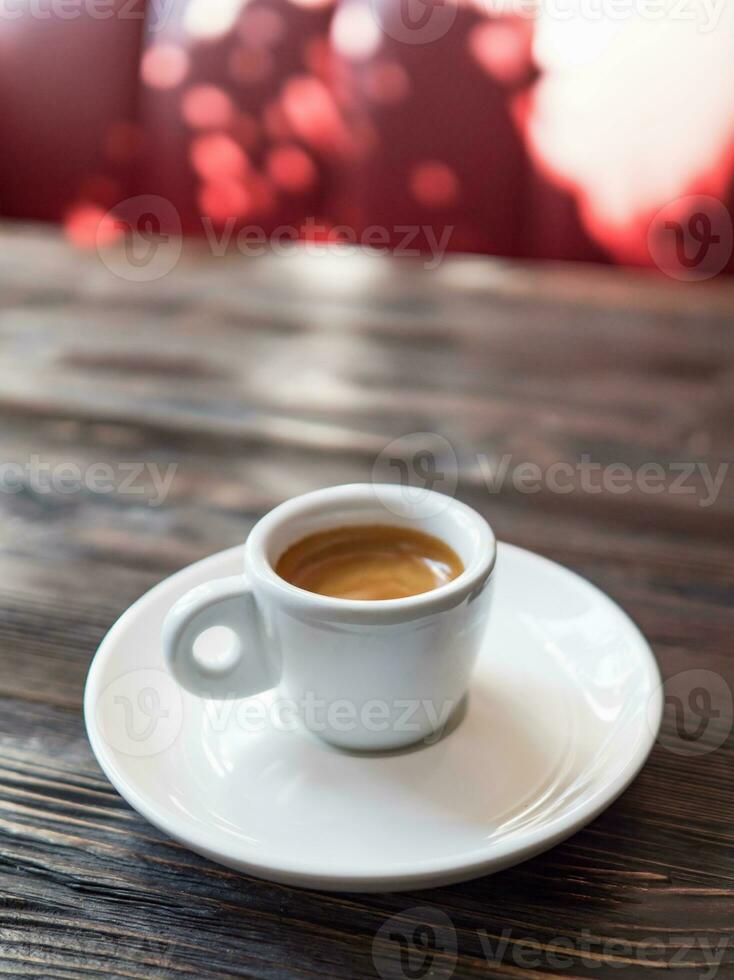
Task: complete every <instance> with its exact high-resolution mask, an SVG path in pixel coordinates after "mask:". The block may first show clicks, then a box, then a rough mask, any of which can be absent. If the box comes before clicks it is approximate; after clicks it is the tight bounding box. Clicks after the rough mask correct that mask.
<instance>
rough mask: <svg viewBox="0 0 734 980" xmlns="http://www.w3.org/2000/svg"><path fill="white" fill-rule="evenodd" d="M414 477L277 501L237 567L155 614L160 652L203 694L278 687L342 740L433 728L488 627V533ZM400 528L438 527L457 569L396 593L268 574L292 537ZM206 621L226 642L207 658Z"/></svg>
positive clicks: (455, 699)
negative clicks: (370, 593) (368, 593)
mask: <svg viewBox="0 0 734 980" xmlns="http://www.w3.org/2000/svg"><path fill="white" fill-rule="evenodd" d="M413 492H414V491H411V490H410V488H407V489H406V488H403V487H401V486H398V485H393V484H377V485H376V484H354V485H348V486H340V487H331V488H329V489H326V490H317V491H315V492H313V493H307V494H304V495H303V496H300V497H295V498H294V499H292V500H289V501H287V502H286V503H283V504H280V505H279V506H278V507H276V508H275V509H274V510H272V511H271V512H270V513H269V514H267V515H266V516H265V517H263V518H262V519H261V520H260V521H258V523H257V524H256V525H255V527H254V528H253V529H252V531H251V532H250V535H249V537H248V538H247V542H246V544H245V548H244V569H243V573H242V574H240V575H234V576H231V577H229V578H223V579H218V580H216V581H213V582H208V583H206V584H205V585H200V586H198V587H197V588H195V589H192V590H191V591H190V592H188V593H187V594H186V595H185V596H183V597H182V598H181V599H179V600H178V602H176V604H175V605H174V606H173V607H172V608H171V610H170V611H169V612H168V614H167V616H166V619H165V621H164V624H163V647H164V653H165V658H166V662H167V664H168V667H169V669H170V671H171V673H172V674H173V676H174V678H175V679H176V680H177V682H178V683H179V684H180V685H181V686H182V687H183V688H185V689H186V690H187V691H190V692H192V693H193V694H196V695H198V696H199V697H202V698H212V699H231V698H244V697H249V696H252V695H254V694H257V693H259V692H261V691H263V690H267V689H270V688H273V687H276V686H277V687H278V692H277V693H278V696H279V697H283V698H285V699H287V700H288V702H289V704H290V706H291V709H292V710H293V711H294V712H295V714H296V716H297V718H298V720H299V726H301V727H303V728H304V729H306V730H308V731H310V732H312V733H314V734H316V735H319V736H320V737H322V738H323V739H325V740H326V741H328V742H330V743H332V744H334V745H337V746H339V747H341V748H346V749H352V750H358V751H364V750H384V749H396V748H400V747H403V746H406V745H409V744H411V743H413V742H417V741H420V740H430V739H431V738H435V737H437V733H440V732H441V731H442V730H443V728H444V726H445V725H446V723H447V722H448V721H449V719H450V718H451V716H452V714H453V712H454V710H455V709H456V708H457V707H458V706H459V704H460V703H461V701H462V699H463V697H464V695H465V694H466V692H467V689H468V687H469V682H470V678H471V673H472V668H473V667H474V663H475V661H476V658H477V654H478V652H479V649H480V645H481V643H482V637H483V635H484V632H485V628H486V625H487V616H488V613H489V606H490V598H491V592H492V572H493V569H494V565H495V557H496V542H495V538H494V534H493V533H492V530H491V528H490V526H489V525H488V524H487V522H486V521H485V520H484V518H482V517H481V516H480V515H479V514H477V513H476V511H474V510H472V509H471V508H470V507H467V506H466V505H465V504H462V503H460V502H459V501H457V500H453V499H452V498H450V497H446V496H444V495H443V494H439V493H436V492H434V491H430V490H425V491H421V498H420V504H421V505H420V507H416V506H415V503H414V499H413V497H412V493H413ZM357 524H362V525H364V524H371V525H391V526H396V527H407V528H410V529H413V530H420V531H423V532H426V533H428V534H430V535H433V536H434V537H437V538H440V539H441V540H442V541H444V542H445V543H446V544H447V545H449V547H451V548H452V549H453V550H454V551H455V552H456V554H457V555H458V556H459V558H460V559H461V561H462V564H463V566H464V570H463V572H461V574H459V575H458V576H457V577H456V578H454V579H452V580H451V581H449V582H446V583H445V584H443V585H440V586H438V587H437V588H435V589H432V590H431V591H428V592H421V593H419V594H417V595H412V596H408V597H406V598H400V599H383V600H366V599H343V598H332V597H330V596H324V595H319V594H316V593H312V592H307V591H305V590H304V589H301V588H298V587H297V586H294V585H292V584H291V583H289V582H287V581H285V580H284V579H283V578H281V577H280V576H279V575H277V574H276V572H275V565H276V563H277V561H278V558H279V557H280V556H281V555H282V554H283V552H284V551H285V550H286V549H287V548H288V547H290V546H291V545H292V544H295V543H296V542H298V541H300V540H301V539H303V538H305V537H306V536H307V535H311V534H316V533H318V532H321V531H326V530H330V529H334V528H339V527H344V526H347V525H357ZM213 626H224V627H227V628H228V629H229V630H231V634H232V642H231V643H230V645H229V647H228V649H227V650H225V651H224V652H223V653H222V654H221V655H219V656H217V657H215V658H213V659H212V658H211V657H209V658H206V657H203V656H201V655H200V654H198V652H197V650H196V648H195V647H196V640H197V638H198V637H199V636H200V635H201V634H202V633H203V632H204V631H205V630H208V629H210V628H211V627H213Z"/></svg>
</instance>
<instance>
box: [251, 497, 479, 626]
mask: <svg viewBox="0 0 734 980" xmlns="http://www.w3.org/2000/svg"><path fill="white" fill-rule="evenodd" d="M404 490H405V488H404V487H402V486H401V485H400V484H392V483H383V484H374V483H348V484H342V485H339V486H333V487H326V488H324V489H321V490H313V491H311V492H309V493H305V494H301V495H299V496H297V497H292V498H291V499H290V500H286V501H285V502H284V503H282V504H279V505H278V506H277V507H275V508H273V510H271V511H270V512H269V513H268V514H266V515H265V516H264V517H263V518H261V519H260V520H259V521H258V522H257V524H255V526H254V527H253V529H252V531H251V532H250V535H249V537H248V538H247V541H246V544H245V574H246V575H248V576H250V577H251V578H252V579H255V580H257V584H259V585H260V586H262V587H263V588H264V589H266V590H267V592H268V593H269V594H270V595H271V596H272V598H274V599H276V600H278V601H280V602H281V603H285V604H287V605H289V606H290V607H291V608H294V609H295V610H298V611H301V612H303V613H308V614H310V615H312V616H315V617H317V618H324V619H331V620H336V621H341V622H374V621H375V620H380V621H382V622H386V621H387V622H395V621H400V620H409V619H415V618H417V617H418V616H421V615H425V614H427V613H433V612H439V611H441V610H442V609H446V608H451V607H452V606H455V605H458V604H459V603H460V602H462V601H463V600H464V598H465V597H466V596H468V595H470V594H471V593H472V592H474V591H475V590H477V589H478V588H479V587H480V586H481V585H482V584H483V583H484V582H485V581H486V580H487V579H488V578H489V577H490V575H491V574H492V571H493V569H494V565H495V561H496V557H497V541H496V538H495V536H494V532H493V530H492V528H491V526H490V525H489V523H488V522H487V521H486V520H485V519H484V517H482V516H481V514H479V513H478V512H477V511H475V510H474V509H473V508H472V507H469V506H468V505H467V504H465V503H462V502H461V501H459V500H456V499H455V498H453V497H448V496H446V494H442V493H438V492H437V491H435V490H426V491H425V494H426V496H425V497H424V498H423V500H424V501H425V500H428V499H429V498H430V499H431V500H433V498H435V503H436V504H437V505H440V506H441V507H442V508H443V509H444V510H445V511H446V512H447V513H448V511H452V512H453V514H454V517H456V516H458V517H459V518H460V519H462V520H463V521H464V522H466V523H470V524H471V525H472V527H473V530H474V531H475V532H476V535H477V545H476V549H475V554H474V556H473V557H472V559H471V560H470V561H469V562H468V563H465V567H464V571H463V572H462V573H461V574H460V575H457V577H456V578H455V579H452V580H451V581H450V582H446V583H444V584H443V585H439V586H438V587H437V588H435V589H430V590H429V591H428V592H419V593H417V594H416V595H412V596H405V597H403V598H399V599H343V598H338V597H336V596H325V595H320V594H318V593H315V592H309V591H307V590H306V589H301V588H299V587H298V586H297V585H292V584H291V583H290V582H287V581H286V580H285V579H283V578H281V577H280V575H278V573H277V572H276V571H275V569H274V568H273V565H272V564H271V562H270V560H269V559H268V556H267V553H266V548H267V544H268V541H269V539H270V536H271V535H272V534H273V533H274V532H275V531H276V530H277V529H278V528H280V527H282V526H283V524H284V523H286V522H288V521H290V520H293V519H295V518H296V517H298V516H302V515H303V514H308V513H309V512H310V511H313V512H314V513H316V512H317V511H318V510H319V509H320V508H321V507H323V508H324V509H328V507H329V506H330V505H333V504H338V503H345V502H347V501H352V502H358V501H359V500H360V498H363V499H364V501H365V503H367V504H369V503H375V502H378V503H383V504H384V502H385V499H386V498H387V499H394V500H395V501H396V503H402V504H403V506H404V500H403V498H402V497H401V495H402V494H403V493H404ZM408 519H411V520H413V519H415V520H420V519H421V517H420V515H417V516H416V517H411V516H410V515H408V514H406V520H408ZM432 533H435V532H432ZM253 584H255V583H254V582H253Z"/></svg>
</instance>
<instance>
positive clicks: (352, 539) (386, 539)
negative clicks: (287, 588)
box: [275, 524, 464, 600]
mask: <svg viewBox="0 0 734 980" xmlns="http://www.w3.org/2000/svg"><path fill="white" fill-rule="evenodd" d="M275 571H276V572H277V573H278V575H280V577H281V578H283V579H285V581H286V582H290V584H291V585H295V586H297V587H298V588H299V589H305V590H306V591H307V592H315V593H317V594H318V595H326V596H332V597H333V598H337V599H372V600H379V599H405V598H407V597H408V596H412V595H419V594H420V593H421V592H430V591H431V590H432V589H437V588H438V587H439V586H441V585H445V584H446V582H450V581H451V580H452V579H455V578H456V577H457V576H458V575H461V573H462V572H463V571H464V566H463V564H462V562H461V559H460V558H459V556H458V555H457V554H456V552H455V551H454V550H453V549H452V548H450V547H449V546H448V545H447V544H445V543H444V542H443V541H441V540H440V539H439V538H436V537H434V536H433V535H432V534H426V533H425V532H424V531H414V530H412V529H410V528H404V527H391V526H389V525H383V524H358V525H345V526H344V527H339V528H335V529H332V530H328V531H320V532H319V533H317V534H310V535H308V537H305V538H302V539H301V540H300V541H298V542H297V543H296V544H294V545H291V547H290V548H288V549H287V550H286V551H285V552H284V553H283V554H282V555H281V556H280V558H279V559H278V562H277V564H276V566H275Z"/></svg>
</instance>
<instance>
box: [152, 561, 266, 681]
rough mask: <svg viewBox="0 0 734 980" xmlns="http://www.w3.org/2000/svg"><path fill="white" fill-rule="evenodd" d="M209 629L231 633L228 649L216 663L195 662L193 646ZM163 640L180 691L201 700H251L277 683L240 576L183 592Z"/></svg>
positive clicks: (254, 606)
mask: <svg viewBox="0 0 734 980" xmlns="http://www.w3.org/2000/svg"><path fill="white" fill-rule="evenodd" d="M212 626H225V627H227V628H228V629H229V630H231V631H232V634H233V636H232V644H231V647H230V648H229V649H228V650H227V651H226V652H224V653H223V654H222V656H219V657H217V658H216V660H211V659H203V658H199V657H197V655H196V653H195V652H194V643H195V642H196V639H197V637H199V636H200V635H201V634H202V633H203V632H204V630H208V629H210V628H211V627H212ZM162 640H163V653H164V656H165V660H166V664H167V665H168V669H169V670H170V671H171V673H172V674H173V676H174V678H175V679H176V681H177V682H178V683H179V684H180V685H181V687H183V688H185V689H186V690H187V691H190V692H191V693H192V694H196V695H197V696H198V697H200V698H216V699H219V700H232V699H233V698H244V697H250V696H251V695H253V694H258V693H259V692H260V691H264V690H267V689H268V688H270V687H273V686H274V685H275V684H277V682H278V674H279V671H278V670H276V668H275V664H274V663H273V658H272V656H271V654H270V652H269V651H268V649H267V645H266V641H265V637H264V635H263V631H262V628H261V621H260V613H259V611H258V608H257V604H256V602H255V598H254V596H253V594H252V589H251V588H250V586H249V585H248V583H247V579H246V578H245V577H244V575H232V576H230V577H229V578H220V579H215V581H213V582H207V583H205V584H204V585H197V586H196V588H194V589H191V591H190V592H187V593H186V595H184V596H182V597H181V598H180V599H179V600H178V601H177V602H176V603H175V605H173V606H172V607H171V609H170V610H169V611H168V613H167V615H166V618H165V620H164V621H163V632H162Z"/></svg>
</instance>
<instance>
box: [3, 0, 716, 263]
mask: <svg viewBox="0 0 734 980" xmlns="http://www.w3.org/2000/svg"><path fill="white" fill-rule="evenodd" d="M58 3H59V4H62V5H63V6H62V7H60V8H59V9H58V10H57V9H56V6H55V5H54V0H47V4H46V5H45V6H44V4H43V0H36V4H35V6H34V5H33V4H25V3H24V4H21V3H17V4H16V6H15V7H12V6H10V4H11V0H6V2H5V7H4V10H3V14H2V16H0V84H1V85H2V92H3V98H2V100H1V101H0V133H1V134H2V139H3V147H4V153H3V154H2V157H1V158H0V213H2V215H4V216H6V217H13V218H35V219H43V220H51V221H59V222H63V224H64V226H65V228H66V232H67V234H68V235H69V237H70V238H71V239H72V240H73V241H75V242H77V243H79V244H89V243H94V242H95V241H97V240H98V239H99V236H100V235H101V236H102V238H104V237H105V236H106V235H107V236H109V237H110V238H114V237H115V235H117V234H119V233H120V228H119V226H118V225H117V224H116V223H115V221H114V215H115V214H116V213H118V212H119V213H122V214H124V204H122V205H121V202H124V201H126V200H127V199H129V198H130V197H135V196H137V195H155V196H160V197H162V198H164V199H166V200H167V201H170V202H171V203H172V204H173V206H174V208H175V211H176V212H178V214H179V215H180V220H181V225H182V227H183V229H184V230H185V231H186V232H187V233H189V234H199V235H200V234H206V233H207V229H210V230H211V229H212V228H214V229H219V230H221V229H225V228H226V229H228V234H230V233H232V232H233V230H234V231H236V229H238V228H241V227H245V226H253V225H254V226H257V227H258V228H261V229H262V230H263V233H264V234H265V235H270V234H272V233H273V232H274V231H275V230H276V229H278V228H280V227H281V226H283V225H287V226H289V227H292V228H294V229H295V231H294V234H297V235H299V236H300V237H317V238H318V237H324V236H327V235H328V234H329V233H330V231H329V230H330V229H333V230H332V231H331V234H333V235H336V236H340V237H346V238H349V237H350V236H354V237H356V238H358V239H359V240H360V241H363V240H367V241H369V240H371V241H372V242H373V243H374V244H379V245H382V244H386V243H389V244H390V245H391V246H392V247H395V246H397V245H399V244H400V243H401V242H406V233H405V231H404V230H401V228H402V226H411V227H413V228H414V236H413V239H412V241H411V243H410V244H411V247H416V246H419V247H421V248H422V249H426V248H430V241H429V237H430V236H434V237H439V236H441V235H442V234H443V233H444V230H446V229H450V236H449V238H448V248H449V250H463V251H476V252H484V253H490V254H498V255H508V256H523V257H540V258H553V259H575V260H596V261H616V262H622V263H628V264H635V265H653V264H655V261H657V259H658V257H659V256H658V254H657V253H656V247H655V246H653V247H652V248H651V245H650V235H651V234H658V233H666V234H667V232H670V236H669V237H670V242H669V245H665V246H664V247H666V248H669V250H670V249H674V248H675V247H676V243H675V234H674V232H675V224H676V223H679V224H680V227H681V228H686V227H688V225H689V224H690V227H691V229H693V232H694V238H695V236H696V235H697V234H699V233H700V237H701V240H702V241H704V242H705V241H706V240H707V239H711V240H714V239H716V238H718V239H719V240H721V238H722V235H723V239H724V244H725V245H726V242H727V241H728V239H727V235H729V236H730V235H731V222H730V219H729V211H730V210H731V205H732V203H733V202H732V181H731V175H732V169H733V165H732V161H733V159H734V155H733V148H734V69H733V67H732V64H734V62H732V59H731V57H730V51H731V41H732V30H731V28H732V14H731V12H730V9H731V6H732V5H728V6H729V8H730V9H729V10H726V9H725V10H723V12H722V11H719V18H718V21H717V23H716V24H715V25H714V26H711V25H709V28H710V29H708V30H706V29H704V26H705V25H704V26H702V25H701V24H700V23H694V24H691V23H690V22H686V23H682V22H681V23H676V22H670V23H668V22H666V23H660V22H655V23H648V22H647V21H645V20H644V19H642V18H639V17H637V18H634V17H632V19H630V20H628V21H627V22H625V23H621V24H618V23H611V24H610V23H607V22H601V23H590V22H589V21H588V18H587V19H586V20H584V18H583V17H581V15H580V14H579V16H578V17H577V18H576V19H572V20H570V21H569V20H564V21H563V22H561V21H558V20H553V19H552V18H549V17H548V16H545V17H543V15H542V13H540V12H539V13H537V14H536V15H535V16H534V17H532V18H529V17H520V16H512V15H510V14H507V13H502V14H501V15H498V14H497V13H496V11H497V9H498V6H497V5H496V4H495V6H494V7H493V9H494V10H495V13H494V14H493V15H491V16H490V15H489V14H488V13H487V10H486V9H485V8H483V7H481V6H479V5H475V4H472V3H470V2H462V3H459V4H458V5H455V4H454V3H453V2H452V0H371V2H370V0H336V2H332V0H250V2H245V0H173V2H168V3H165V4H164V3H155V4H154V3H152V2H150V3H148V4H147V5H146V4H145V3H144V0H96V2H95V0H85V2H82V0H80V2H79V3H75V2H74V0H58ZM61 9H65V10H66V11H67V15H66V16H61ZM44 12H45V14H48V16H45V15H44ZM704 66H705V70H706V78H707V85H706V86H705V91H702V86H701V85H700V77H701V72H702V68H703V67H704ZM702 196H703V197H702ZM702 201H703V204H702V203H701V202H702ZM707 201H708V202H711V201H713V208H714V210H713V212H709V211H708V210H707V207H708V205H707V204H706V202H707ZM717 202H720V204H721V208H719V209H717ZM151 208H152V209H153V211H155V205H154V204H151ZM662 208H665V211H664V212H663V216H662V217H659V218H658V219H656V215H659V213H660V212H661V209H662ZM110 210H111V211H112V217H111V216H110V214H109V213H108V212H110ZM702 210H703V217H702ZM174 213H175V212H174ZM168 215H169V212H168V211H165V213H161V214H160V215H156V221H157V222H159V223H160V225H161V227H162V228H163V229H164V230H165V227H166V224H167V219H168ZM663 217H664V218H665V221H667V222H668V224H667V225H666V224H665V222H664V221H663ZM694 218H695V220H696V222H698V223H697V224H692V223H691V222H693V219H694ZM656 220H657V222H658V225H659V228H658V225H656V224H655V222H656ZM701 221H702V222H703V224H701V223H700V222H701ZM727 221H728V222H729V224H728V226H727ZM374 226H377V229H378V230H377V231H375V230H374ZM661 229H662V232H661ZM666 229H667V232H666ZM173 230H175V229H173ZM447 234H448V232H447ZM370 235H371V236H372V238H371V239H370ZM712 236H713V238H712ZM661 241H662V239H661ZM661 247H662V246H661ZM722 247H723V246H722ZM720 253H721V248H720V249H719V255H720ZM728 253H729V254H728V261H726V262H725V269H726V270H728V271H731V270H732V260H731V248H730V247H729V249H728ZM719 255H714V258H713V261H714V262H715V263H716V262H718V265H717V267H716V268H714V269H713V271H714V272H715V271H718V269H719V267H720V266H721V265H722V262H721V261H720V258H719ZM726 258H727V256H725V259H726ZM658 264H660V262H659V261H658Z"/></svg>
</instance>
